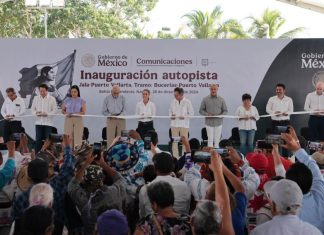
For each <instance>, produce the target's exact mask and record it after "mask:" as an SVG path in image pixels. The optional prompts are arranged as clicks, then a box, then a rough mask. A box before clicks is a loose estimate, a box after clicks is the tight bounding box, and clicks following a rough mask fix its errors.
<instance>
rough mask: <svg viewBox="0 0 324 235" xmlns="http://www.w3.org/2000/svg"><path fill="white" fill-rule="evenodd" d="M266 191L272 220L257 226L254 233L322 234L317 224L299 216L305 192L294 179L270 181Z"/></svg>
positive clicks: (271, 234) (284, 234) (282, 234)
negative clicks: (305, 220) (303, 219)
mask: <svg viewBox="0 0 324 235" xmlns="http://www.w3.org/2000/svg"><path fill="white" fill-rule="evenodd" d="M264 191H265V194H266V195H267V197H268V198H269V199H270V203H271V211H272V214H273V215H274V217H273V218H272V220H270V221H268V222H266V223H264V224H261V225H259V226H257V227H256V228H255V229H254V230H253V231H252V233H251V234H252V235H259V234H262V235H267V234H269V235H273V234H276V235H299V234H300V235H305V234H312V235H320V234H322V233H321V231H320V230H318V229H317V228H316V227H315V226H313V225H311V224H309V223H307V222H303V221H302V220H301V219H300V218H299V217H298V214H299V209H300V207H301V205H302V201H303V192H302V191H301V189H300V188H299V186H298V184H297V183H295V182H294V181H292V180H288V179H282V180H279V181H269V182H267V183H266V184H265V185H264Z"/></svg>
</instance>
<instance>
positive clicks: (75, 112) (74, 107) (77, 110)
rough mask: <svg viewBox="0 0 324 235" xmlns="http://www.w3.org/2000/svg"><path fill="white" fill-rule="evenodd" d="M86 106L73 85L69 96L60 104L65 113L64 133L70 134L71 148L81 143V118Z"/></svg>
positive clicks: (77, 88) (77, 89) (76, 87)
mask: <svg viewBox="0 0 324 235" xmlns="http://www.w3.org/2000/svg"><path fill="white" fill-rule="evenodd" d="M86 110H87V107H86V102H85V100H84V99H82V98H81V97H80V89H79V87H78V86H77V85H73V86H72V87H71V89H70V97H69V98H67V99H66V100H65V101H64V103H63V105H62V113H63V114H64V115H65V122H64V134H66V135H69V136H72V139H73V143H72V148H74V147H75V146H78V145H81V144H82V136H83V118H82V115H84V114H85V113H86Z"/></svg>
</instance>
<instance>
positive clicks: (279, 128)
mask: <svg viewBox="0 0 324 235" xmlns="http://www.w3.org/2000/svg"><path fill="white" fill-rule="evenodd" d="M288 132H289V126H276V127H275V134H278V135H280V134H281V133H288Z"/></svg>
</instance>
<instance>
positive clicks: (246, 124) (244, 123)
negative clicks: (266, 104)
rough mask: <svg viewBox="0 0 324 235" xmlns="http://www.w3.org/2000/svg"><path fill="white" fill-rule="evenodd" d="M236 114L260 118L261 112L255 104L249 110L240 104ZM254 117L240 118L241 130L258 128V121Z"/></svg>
mask: <svg viewBox="0 0 324 235" xmlns="http://www.w3.org/2000/svg"><path fill="white" fill-rule="evenodd" d="M235 116H239V117H246V116H248V117H254V118H255V120H256V121H257V120H259V119H260V117H259V112H258V110H257V108H256V107H255V106H251V107H250V108H249V110H246V109H245V108H244V106H243V105H241V106H239V107H238V108H237V110H236V112H235ZM255 120H253V119H249V120H239V125H238V128H239V130H257V126H256V121H255Z"/></svg>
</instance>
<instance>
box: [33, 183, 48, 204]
mask: <svg viewBox="0 0 324 235" xmlns="http://www.w3.org/2000/svg"><path fill="white" fill-rule="evenodd" d="M53 200H54V194H53V188H52V187H51V185H49V184H46V183H39V184H35V185H34V186H33V187H32V189H31V190H30V194H29V206H45V207H51V206H52V204H53Z"/></svg>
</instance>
